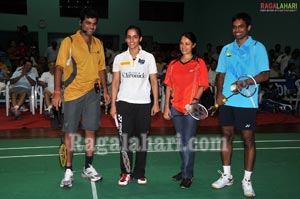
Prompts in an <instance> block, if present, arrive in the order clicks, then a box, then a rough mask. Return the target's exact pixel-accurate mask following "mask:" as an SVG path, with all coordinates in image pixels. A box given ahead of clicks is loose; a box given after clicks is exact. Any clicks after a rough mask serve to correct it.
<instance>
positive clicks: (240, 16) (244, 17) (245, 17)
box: [231, 12, 252, 26]
mask: <svg viewBox="0 0 300 199" xmlns="http://www.w3.org/2000/svg"><path fill="white" fill-rule="evenodd" d="M237 19H242V20H244V21H245V22H246V25H247V26H250V25H251V22H252V18H251V16H250V15H249V14H248V13H246V12H239V13H237V14H236V15H234V16H233V17H232V20H231V22H232V23H233V22H234V21H235V20H237Z"/></svg>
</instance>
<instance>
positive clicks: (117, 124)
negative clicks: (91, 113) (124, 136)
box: [114, 114, 119, 128]
mask: <svg viewBox="0 0 300 199" xmlns="http://www.w3.org/2000/svg"><path fill="white" fill-rule="evenodd" d="M114 120H115V125H116V127H117V128H119V123H118V119H117V114H115V116H114Z"/></svg>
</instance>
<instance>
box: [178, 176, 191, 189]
mask: <svg viewBox="0 0 300 199" xmlns="http://www.w3.org/2000/svg"><path fill="white" fill-rule="evenodd" d="M191 184H192V180H191V179H189V178H183V179H182V181H181V183H180V187H181V188H182V189H186V188H189V187H190V186H191Z"/></svg>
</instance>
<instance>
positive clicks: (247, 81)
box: [208, 75, 257, 116]
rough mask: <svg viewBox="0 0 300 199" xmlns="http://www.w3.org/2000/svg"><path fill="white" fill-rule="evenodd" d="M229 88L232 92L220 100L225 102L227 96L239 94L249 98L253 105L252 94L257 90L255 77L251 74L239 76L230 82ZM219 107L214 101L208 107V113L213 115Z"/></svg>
mask: <svg viewBox="0 0 300 199" xmlns="http://www.w3.org/2000/svg"><path fill="white" fill-rule="evenodd" d="M230 90H231V92H232V94H231V95H229V96H228V97H225V98H224V99H223V100H222V102H223V103H225V102H227V101H228V99H229V98H231V97H232V96H234V95H236V94H241V95H242V96H244V97H247V98H250V100H251V102H252V104H253V106H254V107H255V104H254V101H253V99H252V96H253V95H254V94H255V92H256V91H257V84H256V81H255V79H254V78H253V77H252V76H251V75H242V76H240V77H239V78H238V79H237V81H236V82H234V83H233V84H231V86H230ZM219 107H220V104H218V103H216V104H215V105H214V106H211V107H210V108H209V109H208V113H209V114H210V115H211V116H213V115H214V114H215V112H216V111H217V109H218V108H219Z"/></svg>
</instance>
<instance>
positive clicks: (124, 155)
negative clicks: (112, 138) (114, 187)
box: [114, 114, 131, 174]
mask: <svg viewBox="0 0 300 199" xmlns="http://www.w3.org/2000/svg"><path fill="white" fill-rule="evenodd" d="M114 120H115V124H116V127H117V129H118V131H119V139H120V149H121V154H122V160H123V164H124V166H125V169H126V172H127V173H128V174H130V173H131V168H130V160H129V157H128V154H127V151H126V149H124V146H123V144H124V143H123V134H122V129H120V128H119V122H118V118H117V114H115V116H114Z"/></svg>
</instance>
